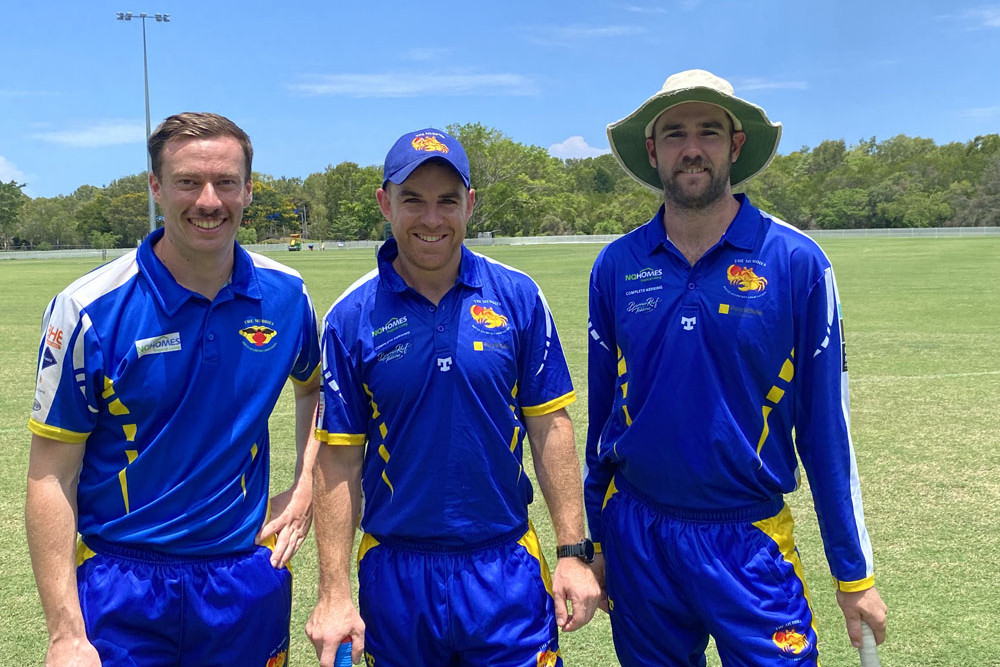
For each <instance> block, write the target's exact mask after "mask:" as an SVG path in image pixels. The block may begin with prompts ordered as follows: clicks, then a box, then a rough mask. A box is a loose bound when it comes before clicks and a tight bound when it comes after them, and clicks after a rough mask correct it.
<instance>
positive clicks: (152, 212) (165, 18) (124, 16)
mask: <svg viewBox="0 0 1000 667" xmlns="http://www.w3.org/2000/svg"><path fill="white" fill-rule="evenodd" d="M133 18H135V19H140V20H141V21H142V78H143V81H144V82H145V84H146V138H147V139H149V135H150V133H151V130H150V126H149V69H148V67H147V63H146V19H156V22H157V23H170V14H147V13H146V12H138V13H132V12H118V20H119V21H131V20H132V19H133ZM144 147H145V146H144ZM146 173H147V175H148V174H151V173H153V159H152V158H151V157H150V156H149V151H148V150H147V151H146ZM146 189H147V190H148V193H147V194H148V195H149V231H150V232H152V231H153V230H155V229H156V204H154V203H153V189H152V188H151V187H149V186H148V183H147V187H146Z"/></svg>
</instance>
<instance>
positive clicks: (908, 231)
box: [0, 227, 1000, 260]
mask: <svg viewBox="0 0 1000 667" xmlns="http://www.w3.org/2000/svg"><path fill="white" fill-rule="evenodd" d="M805 233H806V234H808V235H809V236H811V237H813V238H816V239H833V238H950V237H975V236H1000V227H919V228H916V227H904V228H900V229H810V230H805ZM619 236H620V235H619V234H603V235H596V236H585V235H576V236H495V237H493V238H468V239H466V240H465V244H466V245H468V246H491V245H540V244H553V243H600V244H606V243H610V242H611V241H614V240H615V239H616V238H618V237H619ZM310 243H312V244H313V251H314V252H316V251H320V248H323V249H324V251H327V252H328V251H331V250H333V251H336V250H344V249H349V248H377V247H379V246H380V245H382V242H381V241H316V240H306V239H303V245H305V246H306V247H308V245H309V244H310ZM244 247H245V248H246V249H247V250H250V251H253V252H259V253H267V254H272V253H285V252H288V246H286V245H285V244H283V243H255V244H252V245H247V246H244ZM129 250H130V248H112V249H109V250H101V249H99V248H75V249H72V250H6V251H5V250H0V260H4V259H55V258H59V257H80V258H84V257H100V258H101V259H102V260H111V259H114V258H116V257H120V256H122V255H124V254H125V253H126V252H128V251H129ZM301 252H310V251H309V250H303V251H301Z"/></svg>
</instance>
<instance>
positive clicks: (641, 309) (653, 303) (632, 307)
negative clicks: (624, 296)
mask: <svg viewBox="0 0 1000 667" xmlns="http://www.w3.org/2000/svg"><path fill="white" fill-rule="evenodd" d="M659 305H660V297H658V296H651V297H649V298H648V299H646V300H645V301H629V304H628V307H626V308H625V310H627V311H628V312H630V313H648V312H650V311H653V310H656V307H657V306H659Z"/></svg>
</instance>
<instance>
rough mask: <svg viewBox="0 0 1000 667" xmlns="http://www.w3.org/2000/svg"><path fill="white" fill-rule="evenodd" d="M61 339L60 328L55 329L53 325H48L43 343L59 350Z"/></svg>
mask: <svg viewBox="0 0 1000 667" xmlns="http://www.w3.org/2000/svg"><path fill="white" fill-rule="evenodd" d="M62 339H63V332H62V329H56V328H55V327H54V326H49V332H48V333H47V334H45V344H46V345H48V346H49V347H54V348H56V349H57V350H61V349H62Z"/></svg>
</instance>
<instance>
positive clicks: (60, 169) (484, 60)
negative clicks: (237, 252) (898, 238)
mask: <svg viewBox="0 0 1000 667" xmlns="http://www.w3.org/2000/svg"><path fill="white" fill-rule="evenodd" d="M131 2H139V3H140V4H129V3H131ZM119 11H132V12H135V13H138V12H140V11H145V12H147V13H150V14H152V13H155V12H160V13H167V14H169V15H170V23H167V24H164V23H156V22H154V21H147V23H146V32H147V40H148V45H147V46H148V55H149V78H150V109H151V117H152V122H153V125H154V126H155V125H156V124H157V122H158V121H159V120H162V119H163V118H164V117H165V116H167V115H170V114H172V113H176V112H179V111H188V110H199V111H216V112H219V113H222V114H224V115H226V116H229V117H230V118H232V119H233V120H234V121H236V122H237V123H238V124H239V125H240V126H242V127H243V128H244V129H245V130H247V132H248V133H249V134H250V137H251V139H252V140H253V143H254V147H255V151H256V154H255V159H254V168H255V169H256V170H257V171H261V172H265V173H268V174H271V175H274V176H299V177H305V176H307V175H309V174H310V173H313V172H318V171H323V170H324V169H325V168H326V166H327V165H331V164H333V165H335V164H338V163H340V162H343V161H345V160H350V161H353V162H358V163H360V164H380V163H381V161H382V158H383V157H384V155H385V151H386V150H387V149H388V147H389V146H390V145H391V144H392V142H393V141H394V140H395V139H396V137H397V136H399V135H400V134H402V133H404V132H406V131H409V130H413V129H418V128H422V127H426V126H437V127H443V126H444V125H447V124H448V123H453V122H454V123H468V122H480V123H484V124H486V125H488V126H491V127H494V128H497V129H499V130H501V131H503V132H504V133H506V134H507V135H509V136H510V137H512V138H513V139H514V140H516V141H519V142H523V143H528V144H534V145H538V146H543V147H545V148H548V149H549V151H550V152H551V153H552V154H553V155H558V156H559V157H584V156H589V155H596V154H600V153H602V152H607V148H608V142H607V137H606V134H605V127H606V125H607V124H608V123H609V122H612V121H615V120H617V119H619V118H621V117H623V116H625V115H627V114H628V113H630V112H631V111H632V110H633V109H634V108H635V107H636V106H638V105H639V104H640V103H641V102H642V101H644V100H645V99H646V98H647V97H648V96H649V95H651V94H652V93H654V92H655V91H657V90H659V88H660V86H661V85H662V83H663V80H664V79H665V78H666V77H667V76H668V75H669V74H671V73H673V72H676V71H679V70H683V69H689V68H693V67H700V68H703V69H708V70H711V71H712V72H714V73H716V74H718V75H720V76H722V77H724V78H727V79H729V80H730V81H731V82H732V83H733V85H734V86H735V87H736V92H737V94H739V95H741V96H742V97H745V98H747V99H749V100H751V101H753V102H755V103H757V104H759V105H761V106H763V107H764V108H765V109H766V110H767V111H768V114H769V115H770V117H771V119H772V120H779V121H781V122H782V123H783V124H784V134H783V137H782V143H781V146H780V148H779V152H781V153H788V152H791V151H794V150H797V149H799V148H801V147H803V146H809V147H815V146H816V145H817V144H818V143H819V142H821V141H823V140H825V139H844V140H846V141H847V143H848V144H854V143H857V142H858V141H859V140H861V139H865V138H868V137H872V136H874V137H876V138H877V139H879V140H882V139H887V138H889V137H892V136H894V135H897V134H906V135H909V136H920V137H927V138H931V139H934V140H935V141H936V142H938V143H946V142H950V141H962V142H964V141H968V140H970V139H973V138H974V137H975V136H976V135H979V134H986V133H991V132H1000V3H997V2H992V3H991V2H985V3H984V2H950V3H942V2H933V3H932V2H924V1H921V0H866V1H864V2H860V1H855V0H847V1H842V2H825V3H814V2H809V1H807V0H800V1H798V2H795V1H792V0H787V1H786V0H762V1H759V2H753V1H750V0H718V1H712V0H657V1H653V0H606V1H601V2H587V1H586V0H575V1H572V2H570V1H562V0H553V1H551V2H544V1H543V0H535V1H532V2H528V1H522V0H508V1H506V2H490V3H479V2H475V1H473V2H464V3H462V2H423V3H421V2H397V1H395V0H382V1H381V2H350V3H345V2H340V1H333V0H330V1H328V2H299V3H296V2H286V3H278V2H273V1H272V2H257V1H255V0H249V1H245V2H241V3H228V4H222V3H215V2H209V1H207V0H198V1H197V2H194V1H188V0H122V1H115V2H105V1H103V0H93V1H86V2H70V1H68V0H54V1H52V2H46V3H32V2H11V3H5V6H4V10H3V13H2V17H3V19H2V20H3V39H2V40H0V63H3V70H2V71H3V75H2V76H0V180H3V181H8V180H11V179H15V180H17V181H18V182H27V183H28V186H27V187H26V188H25V192H27V193H28V194H29V195H31V196H33V197H39V196H43V197H52V196H56V195H60V194H70V193H72V192H73V191H74V190H75V189H76V188H77V187H79V186H80V185H84V184H90V185H97V186H103V185H106V184H107V183H109V182H110V181H111V180H113V179H115V178H118V177H120V176H124V175H127V174H133V173H137V172H141V171H143V170H144V169H145V164H146V162H145V153H144V147H143V138H144V135H145V108H144V102H143V80H142V28H141V24H140V23H139V22H138V21H137V20H133V21H132V22H131V23H126V22H123V21H117V20H116V19H115V17H116V13H117V12H119ZM473 181H475V174H473ZM473 184H474V183H473Z"/></svg>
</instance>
